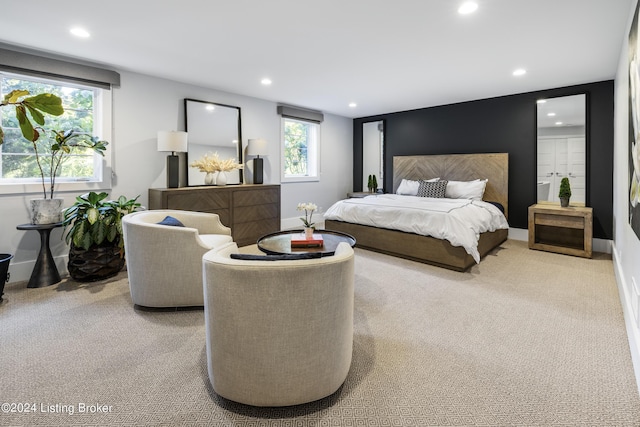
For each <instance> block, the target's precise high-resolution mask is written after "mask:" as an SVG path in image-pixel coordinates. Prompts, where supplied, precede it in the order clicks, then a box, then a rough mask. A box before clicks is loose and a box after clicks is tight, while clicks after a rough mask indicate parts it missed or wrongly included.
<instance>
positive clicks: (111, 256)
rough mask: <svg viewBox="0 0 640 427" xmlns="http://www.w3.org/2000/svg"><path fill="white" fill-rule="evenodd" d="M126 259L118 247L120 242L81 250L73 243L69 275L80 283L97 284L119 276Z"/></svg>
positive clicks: (70, 253) (70, 250)
mask: <svg viewBox="0 0 640 427" xmlns="http://www.w3.org/2000/svg"><path fill="white" fill-rule="evenodd" d="M124 263H125V259H124V256H123V254H121V251H120V248H119V247H118V240H117V239H116V240H115V241H114V242H107V243H103V244H101V245H93V246H90V247H89V249H86V250H85V249H83V248H79V247H77V246H76V245H74V244H73V243H71V248H70V249H69V263H68V264H67V268H68V269H69V275H70V276H71V277H72V278H73V279H74V280H77V281H78V282H95V281H96V280H103V279H108V278H110V277H113V276H115V275H116V274H118V273H119V272H120V271H121V270H122V268H123V267H124Z"/></svg>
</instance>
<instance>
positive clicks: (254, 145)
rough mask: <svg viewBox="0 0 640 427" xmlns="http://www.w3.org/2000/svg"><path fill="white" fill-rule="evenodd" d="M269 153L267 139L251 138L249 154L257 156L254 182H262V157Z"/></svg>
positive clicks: (254, 162) (248, 148) (254, 160)
mask: <svg viewBox="0 0 640 427" xmlns="http://www.w3.org/2000/svg"><path fill="white" fill-rule="evenodd" d="M266 155H267V141H265V140H264V139H250V140H249V141H248V146H247V156H257V157H256V158H255V159H253V183H254V184H262V175H263V173H262V171H263V168H262V158H260V156H266Z"/></svg>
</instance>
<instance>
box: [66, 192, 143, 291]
mask: <svg viewBox="0 0 640 427" xmlns="http://www.w3.org/2000/svg"><path fill="white" fill-rule="evenodd" d="M107 197H108V194H107V193H104V192H102V193H95V192H93V191H92V192H90V193H87V194H83V195H82V196H78V197H76V202H75V203H74V204H73V205H72V206H71V207H69V208H67V209H65V210H64V221H63V223H62V224H63V225H64V227H65V232H66V235H65V239H66V241H67V243H69V245H70V249H69V263H68V265H67V267H68V269H69V275H70V276H71V277H72V278H74V279H75V280H78V281H81V282H92V281H95V280H102V279H107V278H109V277H112V276H115V275H116V274H118V272H120V270H122V268H123V267H124V264H125V258H124V255H125V254H124V238H123V236H122V217H123V216H125V215H126V214H128V213H131V212H134V211H136V210H137V209H138V208H140V203H138V202H137V200H138V197H140V196H137V197H136V198H135V199H127V198H126V197H124V196H120V197H119V198H118V199H117V200H105V199H106V198H107Z"/></svg>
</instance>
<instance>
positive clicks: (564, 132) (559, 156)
mask: <svg viewBox="0 0 640 427" xmlns="http://www.w3.org/2000/svg"><path fill="white" fill-rule="evenodd" d="M586 98H587V96H586V95H585V94H580V95H571V96H562V97H558V98H546V99H540V100H538V101H537V116H538V119H537V122H538V123H537V194H538V196H537V198H538V202H541V201H542V202H544V201H548V202H559V198H558V192H559V189H560V180H561V179H562V178H563V177H565V176H566V177H568V178H569V183H570V184H571V203H572V204H574V203H575V204H582V205H584V204H585V203H586V201H587V200H586V195H587V188H586V182H587V179H586V174H587V167H586V166H587V158H586V153H587V133H586V124H587V115H586V105H587V102H586V101H587V99H586Z"/></svg>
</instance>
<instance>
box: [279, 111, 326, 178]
mask: <svg viewBox="0 0 640 427" xmlns="http://www.w3.org/2000/svg"><path fill="white" fill-rule="evenodd" d="M286 120H292V121H297V122H303V123H308V124H310V125H314V126H316V131H317V135H316V147H315V157H316V159H315V162H314V163H315V170H316V173H315V175H286V174H285V171H284V168H285V164H286V162H285V151H286V150H285V139H284V128H285V121H286ZM321 134H322V126H321V125H320V122H317V121H314V120H307V119H303V118H297V117H288V116H284V115H283V116H282V117H281V118H280V164H281V167H280V182H281V183H290V182H318V181H320V175H321V173H322V172H321V164H320V159H321V155H320V151H321V147H322V143H321V140H322V139H321Z"/></svg>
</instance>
